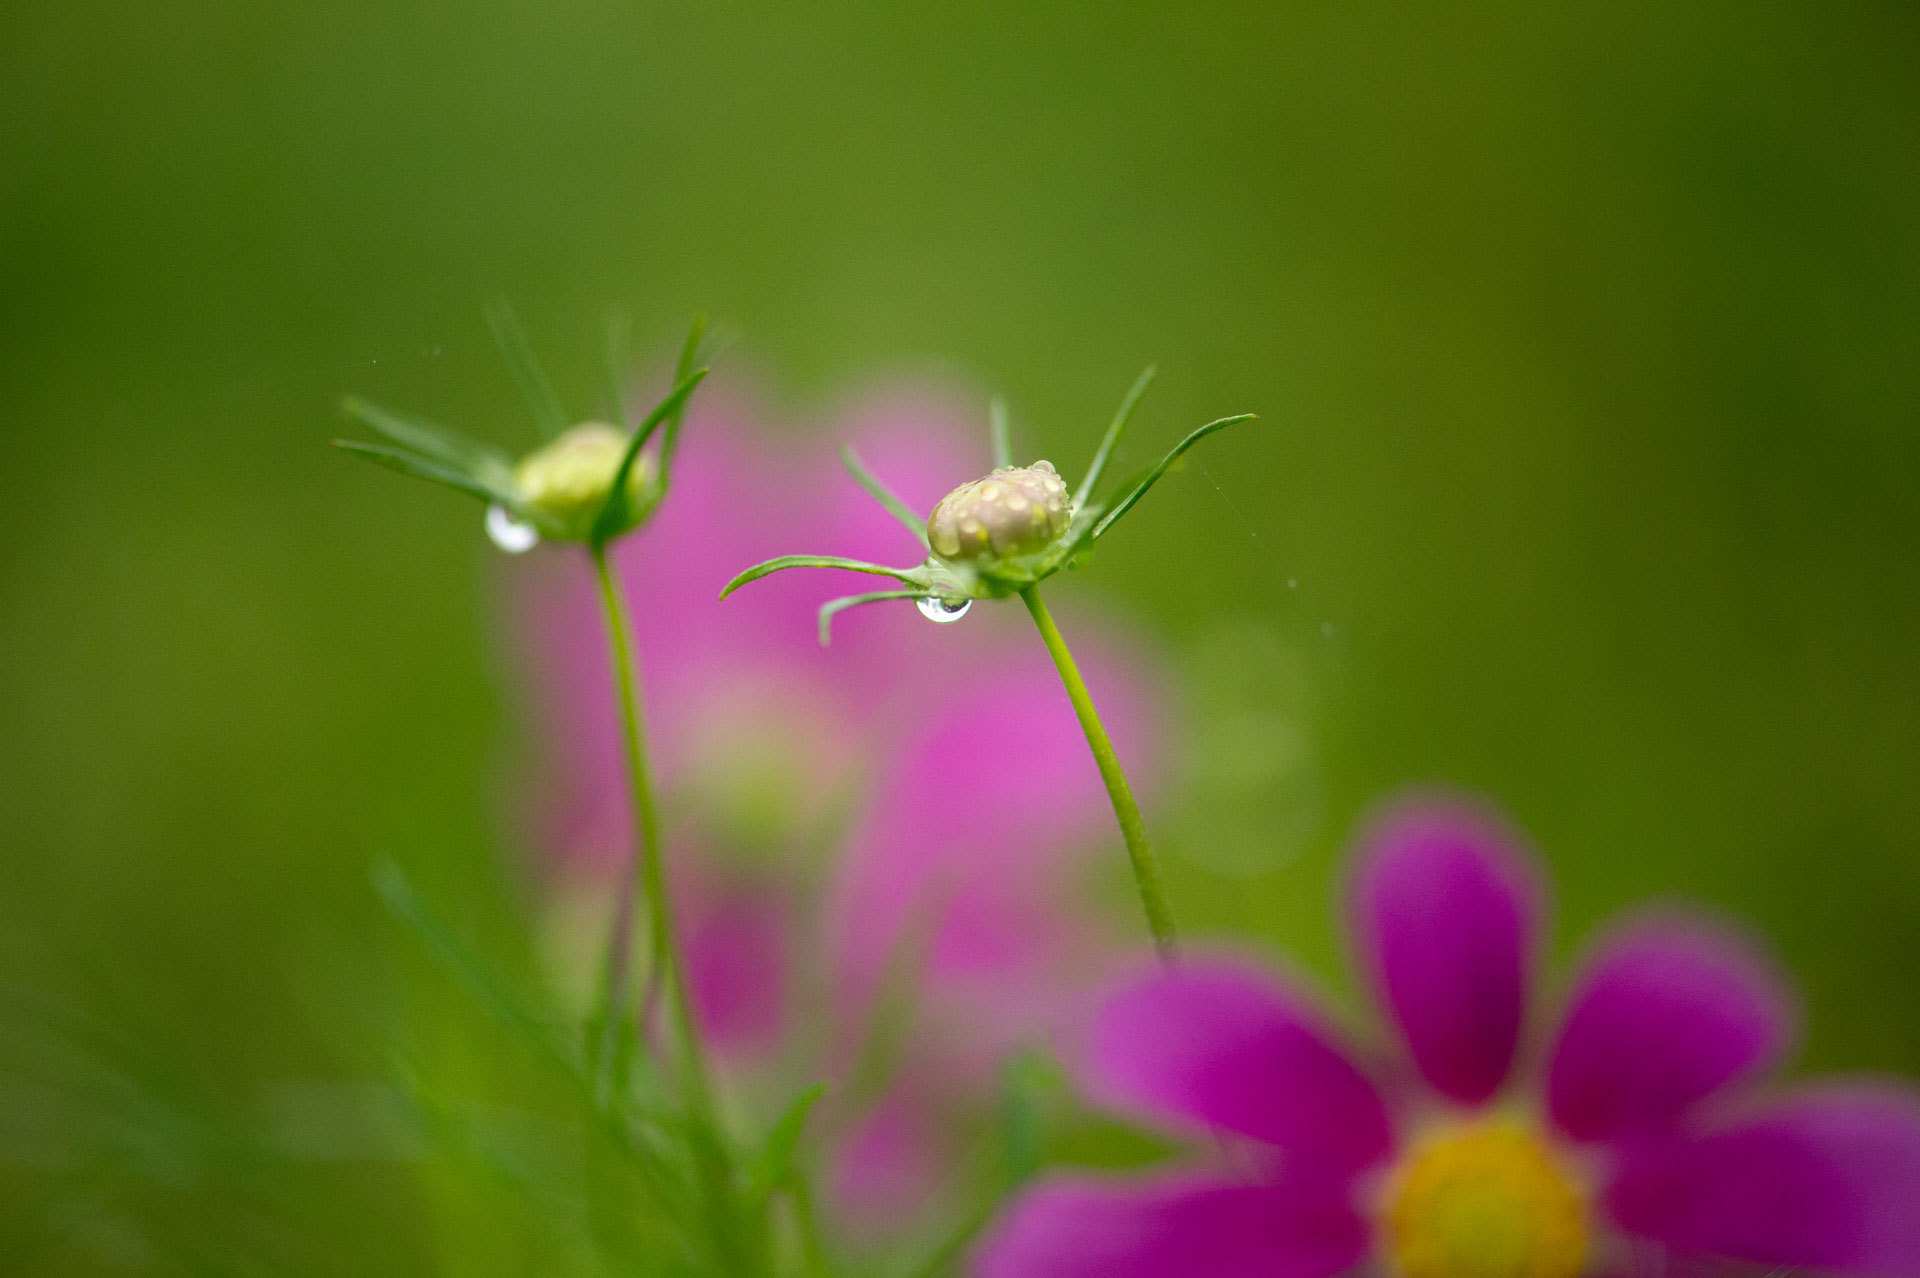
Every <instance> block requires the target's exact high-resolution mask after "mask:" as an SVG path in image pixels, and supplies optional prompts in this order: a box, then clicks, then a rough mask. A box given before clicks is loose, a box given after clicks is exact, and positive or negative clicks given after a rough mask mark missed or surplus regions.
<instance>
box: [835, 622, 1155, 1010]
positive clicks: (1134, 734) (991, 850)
mask: <svg viewBox="0 0 1920 1278" xmlns="http://www.w3.org/2000/svg"><path fill="white" fill-rule="evenodd" d="M976 611H978V610H976ZM990 613H992V614H997V615H989V616H987V617H983V618H981V622H982V625H981V627H980V629H982V630H985V631H986V632H987V634H986V635H980V634H978V633H976V634H975V636H974V639H975V640H976V642H975V644H974V647H975V655H973V656H972V657H970V658H969V659H968V660H966V661H964V662H955V663H952V664H951V665H950V666H948V667H947V668H945V669H939V668H936V669H932V670H929V671H927V672H925V679H924V684H923V687H922V689H921V694H920V695H921V701H920V704H919V706H918V707H917V708H916V709H917V713H916V716H915V719H914V721H913V722H912V724H911V725H910V727H909V729H908V731H907V733H906V735H905V738H904V740H902V741H901V742H900V743H899V745H898V746H897V748H895V749H894V750H893V751H892V752H891V753H890V754H889V755H888V756H887V757H886V758H885V759H883V760H881V766H880V767H879V769H878V770H877V774H876V777H875V789H876V794H875V797H874V803H873V806H872V807H871V809H870V810H869V811H868V812H867V814H866V816H865V819H864V820H863V821H862V822H861V825H860V828H859V830H858V831H857V833H856V835H855V837H854V840H853V844H852V846H851V847H850V848H849V850H848V853H847V856H846V858H845V861H844V864H843V865H842V867H841V870H840V877H839V880H838V882H837V883H836V884H835V886H834V892H833V904H832V912H833V930H834V946H835V967H836V984H837V989H838V994H839V1001H840V1004H841V1006H842V1009H843V1010H848V1011H853V1012H855V1013H856V1014H857V1012H858V1011H859V1009H862V1008H864V1006H865V1004H866V1003H867V1001H868V1000H869V999H870V998H871V996H872V994H873V992H874V990H875V989H876V988H877V986H878V984H879V982H880V979H881V974H882V972H883V971H885V970H886V968H887V965H888V964H889V963H891V962H895V961H897V958H898V956H899V955H900V953H901V951H902V949H903V947H908V946H913V947H925V948H927V949H929V950H930V951H931V960H932V961H931V962H930V964H929V965H928V968H927V976H928V979H929V981H930V982H932V983H935V984H938V983H940V982H943V981H945V980H946V979H947V978H948V977H950V976H951V977H953V978H956V979H957V980H958V981H959V982H960V983H961V984H973V983H977V982H979V981H980V980H983V979H997V980H999V981H1001V982H1002V983H1003V984H1007V985H1014V984H1018V983H1021V982H1025V981H1028V980H1030V979H1033V978H1034V977H1036V976H1037V975H1038V974H1039V973H1040V972H1041V971H1042V970H1043V969H1044V968H1046V967H1049V966H1052V965H1054V964H1055V963H1056V962H1059V961H1067V960H1070V959H1071V957H1072V956H1071V955H1070V954H1068V953H1066V952H1065V951H1066V950H1069V949H1071V948H1072V945H1071V944H1063V942H1064V943H1072V942H1076V941H1077V940H1078V939H1079V938H1080V937H1082V936H1083V934H1084V933H1085V931H1086V929H1085V928H1084V927H1082V926H1080V925H1078V924H1076V923H1075V922H1074V920H1073V918H1072V917H1071V916H1070V915H1063V914H1062V910H1061V904H1060V899H1061V897H1062V893H1060V892H1059V891H1058V890H1056V889H1057V885H1058V884H1059V883H1060V882H1061V881H1062V880H1063V878H1064V877H1065V876H1066V875H1067V874H1068V873H1069V872H1070V871H1072V870H1074V869H1076V868H1078V867H1080V866H1083V865H1085V864H1086V862H1087V858H1088V857H1089V856H1090V855H1100V856H1107V855H1111V856H1116V857H1117V856H1120V855H1122V852H1121V847H1120V836H1119V832H1118V830H1117V829H1116V827H1115V826H1114V822H1113V813H1112V809H1111V808H1110V807H1109V806H1108V802H1107V798H1106V791H1105V790H1104V789H1103V788H1102V787H1101V783H1100V774H1099V770H1098V768H1097V767H1096V766H1095V764H1094V760H1093V756H1092V753H1091V752H1090V751H1089V750H1088V748H1087V743H1086V740H1085V738H1084V737H1083V736H1082V735H1081V733H1080V727H1079V724H1078V721H1077V720H1076V719H1075V718H1074V714H1073V707H1072V704H1071V703H1070V702H1069V701H1068V699H1067V695H1066V693H1065V691H1064V690H1063V689H1062V688H1061V686H1060V680H1059V676H1058V675H1057V674H1056V673H1055V671H1054V669H1053V667H1052V665H1051V663H1050V662H1049V661H1048V659H1047V655H1046V652H1045V650H1044V648H1042V647H1041V646H1040V645H1039V643H1038V642H1037V641H1036V640H1035V639H1034V637H1033V636H1031V635H1023V634H1014V635H1009V636H1005V639H1004V640H1002V639H999V638H998V637H996V636H994V629H993V624H992V623H994V622H995V621H1004V622H1017V623H1025V620H1026V619H1025V618H1024V617H1015V616H1012V615H1010V614H1008V613H1007V612H1006V611H1005V610H1004V609H992V610H990ZM923 624H924V623H923ZM973 625H974V619H973V618H972V617H969V618H968V619H967V620H966V621H965V622H963V623H961V625H956V626H951V627H934V626H927V627H926V628H927V629H929V630H934V629H946V630H960V629H962V628H963V627H972V626H973ZM1080 646H1081V647H1082V648H1083V649H1084V657H1083V664H1084V665H1086V666H1087V667H1088V672H1089V678H1090V679H1095V678H1097V679H1098V680H1099V683H1098V684H1097V687H1098V689H1099V692H1098V695H1100V696H1101V697H1102V711H1103V714H1104V715H1105V717H1106V721H1107V724H1108V727H1109V730H1110V731H1111V733H1112V734H1113V737H1114V739H1115V742H1116V745H1117V747H1118V748H1119V749H1120V750H1121V751H1122V752H1123V753H1124V754H1125V756H1126V758H1127V761H1128V764H1129V768H1130V769H1131V770H1132V771H1133V772H1134V774H1135V775H1136V776H1137V782H1136V784H1138V785H1140V786H1141V787H1142V788H1143V789H1145V790H1150V789H1151V786H1152V783H1153V779H1154V773H1155V769H1154V767H1153V766H1152V764H1153V762H1154V760H1153V758H1152V752H1151V751H1149V750H1147V749H1145V748H1144V746H1145V743H1146V742H1147V741H1148V740H1149V739H1150V736H1151V734H1150V731H1149V728H1150V725H1151V724H1152V723H1153V715H1152V714H1151V710H1150V700H1149V696H1148V693H1147V690H1146V684H1147V680H1146V679H1145V677H1144V676H1143V675H1142V674H1141V673H1140V672H1139V670H1138V668H1137V667H1136V666H1134V665H1133V664H1132V663H1126V662H1123V661H1121V660H1118V659H1116V658H1115V656H1114V655H1113V654H1114V651H1115V645H1114V644H1113V643H1112V641H1111V639H1110V638H1103V636H1101V635H1100V634H1099V632H1097V631H1084V632H1083V635H1082V639H1081V644H1080Z"/></svg>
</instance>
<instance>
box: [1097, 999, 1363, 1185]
mask: <svg viewBox="0 0 1920 1278" xmlns="http://www.w3.org/2000/svg"><path fill="white" fill-rule="evenodd" d="M1090 1065H1091V1068H1090V1071H1089V1072H1090V1073H1091V1074H1092V1075H1093V1077H1092V1079H1091V1080H1090V1082H1089V1088H1090V1090H1091V1091H1092V1092H1093V1093H1094V1094H1095V1095H1096V1096H1098V1097H1099V1098H1100V1099H1102V1100H1105V1101H1107V1102H1108V1103H1110V1104H1113V1105H1115V1106H1118V1107H1120V1108H1125V1109H1130V1110H1134V1111H1144V1112H1145V1113H1146V1114H1147V1115H1149V1116H1151V1117H1156V1118H1173V1119H1175V1120H1185V1122H1187V1123H1189V1124H1192V1123H1198V1124H1200V1125H1202V1126H1206V1127H1217V1128H1223V1129H1225V1130H1227V1131H1232V1132H1238V1133H1240V1134H1241V1135H1244V1136H1250V1137H1253V1138H1254V1139H1256V1140H1261V1141H1265V1142H1267V1143H1269V1144H1272V1145H1275V1146H1278V1147H1279V1148H1281V1149H1282V1150H1284V1151H1286V1153H1287V1154H1288V1155H1289V1156H1291V1157H1293V1158H1295V1159H1304V1160H1308V1161H1309V1162H1310V1163H1313V1164H1323V1165H1329V1166H1332V1167H1336V1168H1340V1169H1343V1170H1345V1171H1348V1172H1352V1171H1355V1170H1358V1169H1360V1168H1362V1167H1366V1166H1368V1165H1369V1164H1371V1163H1374V1162H1376V1161H1377V1160H1379V1159H1380V1158H1382V1157H1383V1156H1384V1155H1385V1154H1386V1153H1387V1152H1388V1151H1389V1149H1391V1147H1392V1144H1393V1135H1392V1131H1391V1129H1390V1128H1389V1126H1388V1122H1387V1114H1386V1108H1385V1106H1384V1104H1383V1103H1382V1101H1381V1099H1380V1094H1379V1093H1378V1092H1377V1091H1375V1090H1374V1086H1373V1084H1372V1083H1371V1082H1369V1081H1368V1080H1367V1078H1366V1076H1365V1075H1363V1074H1362V1073H1361V1072H1360V1071H1359V1069H1357V1068H1356V1067H1355V1066H1354V1065H1353V1064H1352V1062H1351V1061H1349V1060H1348V1058H1347V1057H1346V1056H1345V1055H1344V1054H1343V1053H1342V1052H1341V1051H1340V1050H1339V1049H1338V1048H1337V1047H1335V1046H1334V1045H1333V1042H1332V1040H1331V1038H1330V1036H1329V1034H1328V1033H1327V1031H1326V1030H1325V1029H1323V1028H1322V1026H1321V1024H1320V1022H1319V1019H1318V1018H1317V1017H1315V1016H1314V1015H1312V1013H1311V1012H1310V1011H1309V1010H1308V1009H1307V1005H1306V1003H1305V1002H1304V1000H1301V999H1299V998H1297V997H1295V996H1292V995H1289V994H1288V993H1287V992H1285V991H1284V990H1282V989H1281V988H1280V987H1279V986H1278V985H1277V984H1276V983H1275V982H1274V981H1273V980H1271V979H1270V978H1268V977H1265V976H1263V975H1260V974H1258V973H1256V972H1254V971H1253V970H1251V969H1250V968H1247V967H1243V966H1240V965H1238V964H1233V963H1225V962H1219V961H1214V962H1193V961H1190V962H1187V963H1183V964H1182V965H1181V966H1180V968H1179V969H1178V970H1177V971H1171V972H1169V971H1161V972H1157V973H1155V974H1154V975H1151V976H1147V977H1144V978H1142V979H1139V980H1137V981H1135V982H1133V983H1132V984H1130V985H1127V986H1125V987H1123V988H1122V989H1121V990H1120V991H1119V992H1118V993H1117V994H1116V995H1115V996H1114V997H1113V998H1111V999H1110V1000H1109V1001H1108V1003H1107V1004H1106V1006H1105V1007H1104V1008H1103V1009H1102V1011H1101V1013H1100V1016H1099V1020H1098V1022H1097V1024H1096V1025H1095V1028H1094V1034H1093V1050H1092V1059H1091V1062H1090Z"/></svg>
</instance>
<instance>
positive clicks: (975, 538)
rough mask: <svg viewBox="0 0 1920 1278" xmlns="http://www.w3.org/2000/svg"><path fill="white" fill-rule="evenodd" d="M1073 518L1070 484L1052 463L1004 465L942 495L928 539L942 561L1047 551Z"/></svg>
mask: <svg viewBox="0 0 1920 1278" xmlns="http://www.w3.org/2000/svg"><path fill="white" fill-rule="evenodd" d="M1072 520H1073V511H1072V510H1071V509H1070V507H1069V503H1068V500H1067V482H1066V481H1065V480H1064V479H1062V478H1060V476H1059V475H1058V474H1057V473H1055V471H1054V469H1053V463H1052V462H1044V461H1039V462H1035V463H1034V464H1033V465H1031V466H1002V467H1000V469H998V470H996V471H994V472H993V473H992V474H990V475H988V476H986V477H985V478H983V479H976V480H973V481H972V482H970V483H965V484H962V485H960V486H959V487H958V488H956V489H954V490H953V491H952V492H950V493H948V494H947V495H946V496H945V497H943V498H941V499H940V504H939V505H938V506H935V507H934V508H933V513H932V514H931V515H929V516H927V541H928V543H929V544H930V545H931V546H932V547H933V553H934V554H936V555H938V556H940V558H942V559H949V560H979V559H987V558H994V559H1011V558H1016V557H1018V556H1021V555H1030V554H1033V553H1034V552H1035V551H1039V550H1045V549H1046V548H1047V547H1048V546H1050V545H1052V544H1053V543H1054V542H1056V541H1058V540H1059V539H1060V538H1061V536H1062V535H1064V534H1065V533H1066V531H1067V525H1068V524H1069V523H1071V522H1072Z"/></svg>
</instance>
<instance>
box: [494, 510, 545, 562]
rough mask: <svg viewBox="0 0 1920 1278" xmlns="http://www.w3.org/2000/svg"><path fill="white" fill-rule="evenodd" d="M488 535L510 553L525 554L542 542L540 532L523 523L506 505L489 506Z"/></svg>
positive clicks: (495, 543)
mask: <svg viewBox="0 0 1920 1278" xmlns="http://www.w3.org/2000/svg"><path fill="white" fill-rule="evenodd" d="M487 536H488V537H489V538H490V539H491V540H492V541H493V544H494V545H496V546H498V547H500V549H502V550H504V551H506V552H507V553H508V554H509V555H523V554H525V553H526V552H527V551H529V550H532V549H533V548H534V547H535V546H537V545H539V544H540V532H539V530H538V529H536V528H535V527H534V526H533V525H532V524H527V523H522V522H521V521H519V520H518V519H515V518H514V517H513V516H512V515H511V514H510V513H508V511H507V508H506V507H505V506H489V507H487Z"/></svg>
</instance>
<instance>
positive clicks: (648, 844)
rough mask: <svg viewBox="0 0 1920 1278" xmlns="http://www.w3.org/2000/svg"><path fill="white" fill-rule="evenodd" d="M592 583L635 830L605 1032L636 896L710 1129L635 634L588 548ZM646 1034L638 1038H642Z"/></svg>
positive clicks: (692, 1090)
mask: <svg viewBox="0 0 1920 1278" xmlns="http://www.w3.org/2000/svg"><path fill="white" fill-rule="evenodd" d="M593 569H594V575H595V576H596V577H597V578H598V579H599V582H600V598H601V602H602V603H603V604H604V605H605V607H606V614H607V638H608V642H609V646H610V647H611V648H612V649H613V671H614V677H615V679H616V681H617V683H618V691H619V697H620V726H621V730H622V732H623V733H624V735H625V737H626V747H627V779H628V781H629V782H630V783H631V785H632V789H633V812H634V825H635V827H636V829H637V831H638V834H639V839H638V842H637V846H636V848H635V857H634V860H635V862H636V867H635V876H634V878H633V879H632V880H630V881H629V882H628V883H627V884H626V886H625V888H624V890H623V891H622V893H621V902H620V909H619V911H618V914H617V915H616V918H615V924H614V928H615V930H614V936H613V942H612V945H611V946H610V953H609V963H610V964H611V965H613V966H610V969H609V972H608V979H607V1008H606V1018H605V1021H604V1022H603V1024H604V1025H605V1026H607V1027H609V1033H611V1034H613V1035H618V1034H621V1033H622V1032H623V1031H624V1029H625V1026H626V1021H627V1016H628V1012H629V1009H628V1006H627V1005H628V1003H629V1002H630V1001H631V1000H630V999H629V998H628V996H627V992H626V989H627V973H628V969H629V968H630V967H631V964H630V963H629V962H628V960H627V955H628V952H629V950H630V947H631V945H632V939H631V938H632V931H633V912H634V911H633V903H634V902H633V898H634V895H635V892H636V890H637V891H638V893H639V895H641V896H643V897H644V898H645V899H646V903H647V922H648V925H649V929H650V931H651V933H652V940H653V967H654V970H655V971H656V972H658V973H659V974H660V975H661V977H662V978H663V980H664V982H665V984H666V987H667V995H668V997H667V1000H666V1001H667V1002H668V1003H669V1004H671V1010H670V1012H669V1015H670V1017H671V1019H672V1022H673V1029H674V1037H675V1038H676V1039H677V1040H678V1046H679V1049H680V1062H681V1072H682V1083H683V1085H684V1086H685V1088H686V1092H687V1103H688V1108H689V1109H690V1110H691V1111H692V1113H693V1115H694V1116H695V1117H696V1118H697V1119H698V1120H699V1121H700V1122H701V1124H702V1125H704V1126H705V1127H707V1128H708V1129H709V1130H711V1128H712V1122H713V1087H712V1084H711V1082H710V1081H709V1079H708V1073H707V1060H706V1053H705V1052H704V1051H703V1050H702V1048H701V1046H700V1034H699V1030H698V1029H697V1028H696V1027H695V1025H694V1021H693V1004H692V1002H691V1000H689V998H688V997H687V983H686V974H685V972H684V971H682V969H681V966H680V945H679V942H678V940H677V939H676V938H675V935H674V922H673V906H672V902H671V901H670V900H669V899H668V896H667V875H666V869H665V867H664V865H663V864H662V858H661V844H660V810H659V808H658V807H657V806H655V804H654V799H653V787H652V785H651V784H649V782H648V780H647V748H646V735H645V731H644V729H643V726H642V723H641V716H640V677H639V670H638V658H637V657H636V655H635V652H634V646H633V629H632V626H631V625H630V624H629V623H628V621H627V610H626V605H625V603H624V602H623V600H622V599H621V596H620V588H619V586H618V585H616V584H615V582H614V579H613V573H612V572H611V571H609V569H608V567H607V553H606V548H605V547H604V546H596V547H594V548H593ZM644 1028H645V1027H644V1026H643V1027H642V1030H643V1031H644ZM602 1041H603V1052H602V1061H601V1064H602V1067H603V1068H605V1067H606V1066H607V1064H608V1062H609V1061H610V1060H611V1055H610V1054H609V1053H607V1052H606V1051H605V1050H604V1045H605V1044H607V1043H608V1042H609V1041H611V1042H615V1043H617V1041H618V1040H617V1039H612V1040H609V1039H608V1038H607V1036H606V1035H605V1034H603V1040H602Z"/></svg>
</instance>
